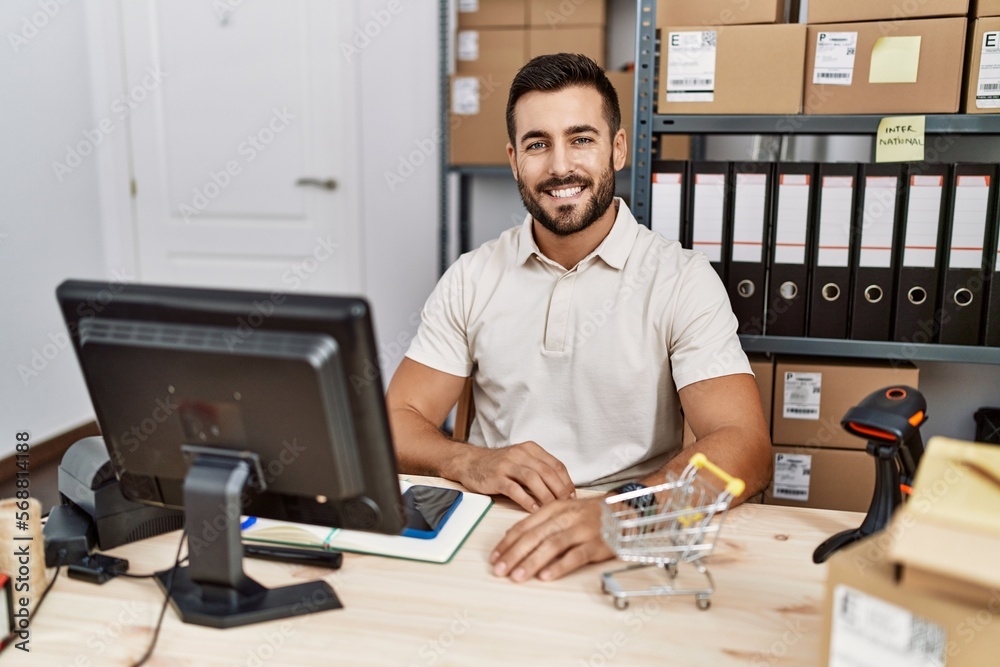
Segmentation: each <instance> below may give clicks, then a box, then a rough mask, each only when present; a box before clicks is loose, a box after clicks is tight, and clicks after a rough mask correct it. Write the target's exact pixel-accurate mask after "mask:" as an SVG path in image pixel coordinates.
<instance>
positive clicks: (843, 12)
mask: <svg viewBox="0 0 1000 667" xmlns="http://www.w3.org/2000/svg"><path fill="white" fill-rule="evenodd" d="M968 13H969V0H912V1H911V2H900V0H809V23H850V22H854V21H882V20H890V21H895V20H899V19H917V18H931V17H940V16H962V17H964V16H966V15H967V14H968Z"/></svg>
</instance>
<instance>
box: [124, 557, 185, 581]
mask: <svg viewBox="0 0 1000 667" xmlns="http://www.w3.org/2000/svg"><path fill="white" fill-rule="evenodd" d="M187 561H188V556H184V558H181V559H180V560H179V561H177V565H183V564H184V563H186V562H187ZM116 576H119V577H127V578H129V579H152V578H153V577H155V576H156V572H153V573H151V574H132V573H131V572H122V573H121V574H119V575H116Z"/></svg>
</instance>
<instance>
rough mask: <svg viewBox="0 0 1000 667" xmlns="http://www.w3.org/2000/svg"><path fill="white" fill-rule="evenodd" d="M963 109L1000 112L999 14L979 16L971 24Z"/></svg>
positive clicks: (978, 111) (979, 111) (965, 110)
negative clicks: (979, 17) (985, 16)
mask: <svg viewBox="0 0 1000 667" xmlns="http://www.w3.org/2000/svg"><path fill="white" fill-rule="evenodd" d="M980 87H982V91H981V92H980ZM962 111H964V112H965V113H1000V16H992V17H987V18H981V19H977V20H976V21H974V22H973V24H972V27H971V29H970V34H969V56H968V61H967V62H966V65H965V99H964V101H963V102H962Z"/></svg>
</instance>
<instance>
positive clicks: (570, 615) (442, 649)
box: [0, 480, 861, 667]
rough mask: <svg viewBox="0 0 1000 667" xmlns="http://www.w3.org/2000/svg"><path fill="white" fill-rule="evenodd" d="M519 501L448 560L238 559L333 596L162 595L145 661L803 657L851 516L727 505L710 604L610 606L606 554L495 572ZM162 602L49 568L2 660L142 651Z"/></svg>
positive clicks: (785, 660)
mask: <svg viewBox="0 0 1000 667" xmlns="http://www.w3.org/2000/svg"><path fill="white" fill-rule="evenodd" d="M434 481H439V480H432V483H433V482H434ZM523 517H524V513H523V512H522V511H521V510H519V509H517V508H516V507H515V506H514V505H513V504H511V503H509V502H506V501H499V502H497V503H496V504H495V505H494V506H493V507H492V508H491V509H490V511H489V513H488V514H487V515H486V517H485V518H484V519H483V521H482V522H481V523H480V525H479V526H478V528H477V529H476V530H475V532H474V533H473V534H472V535H471V536H470V537H469V539H468V540H467V542H466V543H465V545H464V546H463V547H462V549H461V550H460V551H459V552H458V554H456V556H455V558H454V559H453V560H452V562H451V563H449V564H447V565H434V564H428V563H417V562H410V561H403V560H394V559H388V558H380V557H375V556H362V555H355V554H346V555H345V559H344V567H343V568H342V569H341V570H339V571H330V570H323V569H318V568H313V567H305V566H293V565H288V564H284V563H272V562H268V561H260V560H248V561H245V568H246V571H247V573H248V574H249V575H250V576H251V577H253V578H255V579H257V580H258V581H259V582H261V583H262V584H264V585H266V586H269V587H274V586H281V585H285V584H289V583H296V582H299V581H308V580H312V579H316V578H319V577H324V575H325V579H326V581H327V582H328V583H329V584H330V585H331V586H333V588H334V590H335V591H336V592H337V594H338V595H339V597H340V599H341V601H342V602H343V604H344V609H340V610H336V611H328V612H322V613H318V614H311V615H307V616H298V617H294V618H290V619H285V620H283V621H274V622H270V623H264V624H260V625H253V626H246V627H242V628H232V629H228V630H216V629H212V628H203V627H198V626H192V625H185V624H183V623H181V622H180V621H178V619H177V617H176V616H175V615H174V613H173V610H171V609H168V610H167V613H166V616H165V617H164V622H163V628H162V630H161V632H160V638H159V641H158V643H157V646H156V650H155V652H154V653H153V657H152V658H151V659H150V661H149V662H148V663H147V664H148V665H241V666H250V667H256V666H262V665H267V666H268V667H271V666H277V665H296V666H300V665H328V664H340V665H351V666H357V665H399V666H402V667H408V666H411V665H418V666H430V665H439V666H440V665H460V666H463V667H467V666H470V665H476V666H478V665H546V666H550V665H572V666H573V667H583V666H588V667H589V666H592V667H601V666H604V665H615V664H618V665H664V664H673V665H692V666H703V665H712V666H713V667H722V666H725V665H739V666H740V667H747V666H748V665H753V666H757V665H795V666H796V667H801V666H803V665H815V664H816V663H817V654H818V651H819V642H820V636H821V634H822V633H821V624H822V603H823V580H824V577H825V573H826V566H819V565H814V564H813V563H812V560H811V554H812V550H813V548H814V547H815V546H816V545H817V544H818V543H819V542H821V541H822V540H823V539H825V538H826V537H828V536H829V535H832V534H833V533H835V532H837V531H840V530H842V529H844V528H848V527H852V526H857V525H859V523H860V521H861V515H859V514H856V513H851V512H831V511H821V510H804V509H792V508H784V507H775V506H763V505H744V506H741V507H738V508H736V509H734V510H733V511H732V512H731V513H730V514H729V517H728V518H727V520H726V524H725V525H724V527H723V531H722V534H721V537H720V538H719V541H718V543H717V544H716V549H715V553H714V554H713V555H712V557H711V558H710V559H709V560H708V561H707V564H708V567H709V570H710V571H711V573H712V576H713V577H714V579H715V583H716V592H715V594H714V595H713V597H712V607H711V609H709V610H708V611H700V610H698V609H697V608H696V606H695V603H694V599H693V598H691V597H669V598H667V597H662V598H647V599H639V600H635V601H633V602H632V604H631V606H630V607H629V608H628V609H627V610H625V611H618V610H616V609H615V608H614V605H613V604H612V601H611V598H610V597H609V596H607V595H604V594H602V593H601V587H600V574H601V573H602V572H605V571H607V570H610V569H614V568H615V567H620V564H619V563H618V562H616V561H609V562H606V563H600V564H597V565H592V566H589V567H587V568H585V569H583V570H580V571H578V572H576V573H574V574H573V575H570V576H568V577H566V578H564V579H561V580H559V581H555V582H548V583H542V582H538V581H531V582H528V583H525V584H514V583H512V582H510V581H508V580H505V579H499V578H496V577H494V576H492V575H491V574H490V572H489V567H488V565H487V562H486V558H487V555H488V554H489V552H490V550H491V549H492V547H493V546H495V545H496V543H497V542H498V541H499V540H500V538H501V537H502V536H503V533H504V531H505V530H506V529H507V528H508V527H510V526H511V525H513V524H514V523H515V522H516V521H518V520H519V519H520V518H523ZM178 538H179V534H178V533H176V532H174V533H170V534H168V535H161V536H159V537H156V538H153V539H149V540H144V541H142V542H138V543H135V544H131V545H128V546H127V547H122V548H120V549H116V550H114V551H113V552H111V553H112V554H114V555H117V556H122V557H126V558H128V559H129V560H130V562H131V571H132V572H135V573H145V572H151V571H153V570H156V569H163V568H166V567H168V566H169V565H170V564H172V559H173V554H174V552H175V550H176V545H177V540H178ZM682 567H683V566H682ZM649 573H650V574H659V573H658V571H657V570H656V569H650V571H649ZM162 602H163V594H162V593H161V592H160V590H159V588H158V587H157V586H156V584H155V583H154V582H153V581H152V580H148V579H144V580H138V579H125V578H119V579H116V580H114V581H111V582H109V583H107V584H105V585H104V586H95V585H92V584H87V583H84V582H80V581H76V580H72V579H69V578H66V577H65V576H64V575H60V578H59V581H58V582H57V583H56V586H55V587H54V589H53V590H52V592H51V593H50V595H49V597H48V599H47V600H46V601H45V604H44V606H43V607H42V609H41V612H40V614H39V615H38V617H37V618H35V619H33V623H32V634H31V641H30V647H31V653H30V655H25V654H24V653H22V652H21V651H18V650H15V649H13V648H9V649H7V650H5V651H4V653H3V655H2V657H0V664H24V665H59V666H69V665H73V666H81V667H82V666H84V665H100V666H102V667H103V666H105V665H129V664H131V663H132V662H133V661H134V660H135V659H137V658H138V657H139V656H140V655H142V653H143V652H144V651H145V649H146V646H147V645H148V643H149V640H150V637H151V636H152V629H153V627H154V626H155V623H156V618H157V615H158V614H159V610H160V606H161V604H162Z"/></svg>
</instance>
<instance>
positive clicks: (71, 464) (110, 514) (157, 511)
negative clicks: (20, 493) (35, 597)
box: [45, 436, 184, 567]
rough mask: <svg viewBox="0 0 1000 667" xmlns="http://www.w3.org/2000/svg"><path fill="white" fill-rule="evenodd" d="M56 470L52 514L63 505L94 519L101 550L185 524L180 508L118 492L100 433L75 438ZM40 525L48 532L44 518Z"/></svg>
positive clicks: (62, 507) (52, 563) (50, 561)
mask: <svg viewBox="0 0 1000 667" xmlns="http://www.w3.org/2000/svg"><path fill="white" fill-rule="evenodd" d="M58 474H59V496H60V498H61V499H62V505H61V506H60V507H57V508H54V509H53V512H54V514H53V516H56V515H58V514H62V513H64V512H68V511H70V510H67V509H64V507H65V506H67V505H72V506H74V507H76V508H78V509H80V510H82V511H83V512H84V513H85V514H86V515H87V516H88V517H89V518H90V520H91V521H92V522H93V525H94V538H95V542H96V543H95V545H94V546H95V547H96V548H98V549H100V550H102V551H107V550H108V549H114V548H115V547H117V546H121V545H122V544H128V543H130V542H135V541H136V540H142V539H145V538H147V537H153V536H154V535H160V534H162V533H168V532H170V531H173V530H180V529H181V528H182V527H183V526H184V513H183V512H181V511H179V510H175V509H168V508H165V507H155V506H152V505H147V504H144V503H137V502H134V501H131V500H129V499H128V498H126V497H125V496H124V495H123V494H122V491H121V488H120V486H119V483H118V478H117V477H116V476H115V470H114V466H113V465H112V463H111V458H110V457H109V456H108V448H107V446H106V445H105V444H104V439H103V438H102V437H100V436H95V437H90V438H84V439H82V440H79V441H77V442H75V443H74V444H73V445H72V446H71V447H70V448H69V449H68V450H66V454H64V455H63V458H62V461H61V462H60V463H59V472H58ZM51 519H52V517H51V516H50V523H51ZM45 530H46V536H48V533H49V531H50V525H49V523H47V524H46V526H45ZM46 564H47V565H48V566H49V567H51V566H53V565H55V561H54V560H48V559H47V563H46ZM64 564H66V565H68V564H70V563H69V562H66V563H64Z"/></svg>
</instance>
